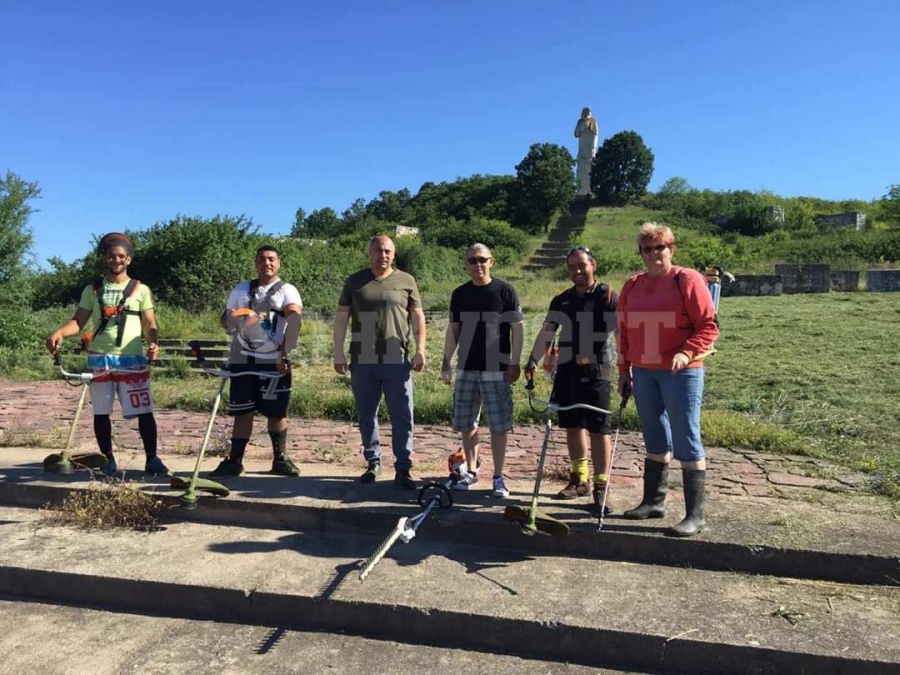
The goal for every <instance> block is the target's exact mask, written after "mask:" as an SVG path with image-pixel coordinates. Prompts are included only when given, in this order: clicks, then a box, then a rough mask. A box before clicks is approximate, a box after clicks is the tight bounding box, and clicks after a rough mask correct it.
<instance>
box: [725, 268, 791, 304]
mask: <svg viewBox="0 0 900 675" xmlns="http://www.w3.org/2000/svg"><path fill="white" fill-rule="evenodd" d="M782 286H783V279H782V277H781V275H780V274H735V275H734V281H732V282H731V283H730V284H722V297H723V298H733V297H737V296H746V295H751V296H760V295H766V296H774V295H781V291H782Z"/></svg>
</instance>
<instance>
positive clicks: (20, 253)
mask: <svg viewBox="0 0 900 675" xmlns="http://www.w3.org/2000/svg"><path fill="white" fill-rule="evenodd" d="M40 196H41V189H40V188H39V187H38V184H37V183H31V182H29V181H26V180H23V179H22V178H20V177H19V176H17V175H16V174H14V173H13V172H12V171H7V172H6V176H4V177H3V178H0V284H2V283H7V282H9V281H12V280H13V279H17V278H20V277H22V276H24V275H25V274H26V273H27V267H26V265H25V259H26V256H27V255H28V253H29V252H30V251H31V246H32V244H33V243H34V238H33V237H32V234H31V229H30V228H29V227H28V219H29V218H30V217H31V214H32V213H34V212H35V209H34V208H33V207H32V206H31V204H30V202H31V201H32V200H34V199H38V198H40Z"/></svg>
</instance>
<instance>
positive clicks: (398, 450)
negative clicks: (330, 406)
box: [350, 361, 413, 471]
mask: <svg viewBox="0 0 900 675" xmlns="http://www.w3.org/2000/svg"><path fill="white" fill-rule="evenodd" d="M410 371H411V368H410V364H409V361H404V362H403V363H351V364H350V373H351V376H350V386H351V387H352V389H353V398H354V399H355V401H356V409H357V412H358V413H359V434H360V436H361V437H362V444H363V457H365V460H366V462H369V463H371V462H380V461H381V437H380V434H379V429H378V406H379V405H380V404H381V396H382V394H384V402H385V404H386V405H387V409H388V415H389V416H390V418H391V430H392V432H393V433H392V441H393V442H392V444H391V445H392V449H393V451H394V468H395V469H397V470H406V471H408V470H409V469H411V468H412V454H413V386H412V377H411V376H410Z"/></svg>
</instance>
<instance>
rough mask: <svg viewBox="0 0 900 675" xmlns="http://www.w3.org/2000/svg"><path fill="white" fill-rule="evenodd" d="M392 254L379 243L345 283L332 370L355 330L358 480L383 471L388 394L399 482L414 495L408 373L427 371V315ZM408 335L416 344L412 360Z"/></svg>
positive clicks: (343, 366)
mask: <svg viewBox="0 0 900 675" xmlns="http://www.w3.org/2000/svg"><path fill="white" fill-rule="evenodd" d="M394 253H395V249H394V242H393V241H391V238H390V237H387V236H384V235H381V236H377V237H374V238H373V239H372V241H371V242H369V262H370V266H369V268H368V269H364V270H360V271H359V272H356V273H355V274H352V275H351V276H350V277H349V278H348V279H347V281H346V282H345V283H344V288H343V290H342V291H341V297H340V299H339V300H338V308H337V313H336V314H335V320H334V369H335V371H337V372H338V373H339V374H342V375H343V374H344V373H346V372H347V370H348V365H347V359H346V357H345V355H344V340H345V338H346V335H347V325H348V324H350V329H351V336H350V364H349V371H350V383H351V387H352V389H353V398H354V400H355V401H356V408H357V411H358V412H359V432H360V436H361V437H362V444H363V457H364V458H365V460H366V463H367V467H366V470H365V472H364V473H363V474H362V476H361V477H360V482H362V483H373V482H375V479H376V478H377V477H378V475H379V474H380V473H381V440H380V435H379V428H378V406H379V404H380V402H381V397H382V394H383V395H384V400H385V404H386V405H387V409H388V415H389V416H390V419H391V430H392V444H391V445H392V450H393V452H394V469H395V471H396V474H395V476H394V484H395V485H396V486H397V487H401V488H404V489H407V490H414V489H415V488H416V483H415V481H414V480H413V478H412V476H411V475H410V471H411V469H412V452H413V398H412V377H411V376H410V371H411V370H415V371H416V372H418V371H421V370H422V369H423V368H424V367H425V314H424V312H423V311H422V302H421V300H420V298H419V288H418V285H417V284H416V280H415V279H414V278H413V277H412V276H411V275H409V274H407V273H406V272H402V271H400V270H395V269H394V268H393V267H392V265H391V263H392V262H393V260H394ZM410 332H412V335H413V338H414V342H415V351H414V353H413V357H412V359H411V360H410V358H409V338H410Z"/></svg>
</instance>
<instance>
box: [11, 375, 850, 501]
mask: <svg viewBox="0 0 900 675" xmlns="http://www.w3.org/2000/svg"><path fill="white" fill-rule="evenodd" d="M79 394H80V390H79V389H78V388H77V387H72V386H70V385H67V384H66V383H64V382H60V381H52V382H12V381H4V380H0V452H2V451H3V446H27V447H34V448H35V462H39V461H40V460H41V459H43V457H44V456H45V455H46V454H47V453H46V449H48V448H62V447H64V446H65V442H66V437H67V435H68V432H69V429H70V427H71V424H72V418H73V416H74V413H75V408H76V404H77V402H78V396H79ZM156 418H157V423H158V426H159V437H160V454H161V455H162V456H163V458H165V456H166V455H171V454H181V455H185V454H194V453H196V452H197V450H199V448H200V445H201V442H202V439H203V434H204V432H205V431H206V426H207V424H208V423H209V413H197V412H184V411H180V410H158V411H157V413H156ZM229 433H230V423H229V420H228V418H227V417H225V416H224V415H221V416H219V417H218V418H217V419H216V421H215V425H214V428H213V433H212V436H211V440H210V445H209V448H208V450H207V452H208V454H209V455H210V456H221V455H222V454H224V452H225V451H226V449H227V444H228V438H229ZM543 433H544V431H543V427H541V426H539V425H534V426H528V427H519V428H517V429H516V430H514V431H513V432H512V433H510V436H509V448H508V451H507V464H506V471H505V473H506V474H507V475H508V476H509V477H510V478H513V479H527V478H530V477H532V476H533V475H534V471H535V468H536V463H537V457H538V453H539V452H540V448H541V442H542V440H543ZM113 436H114V442H115V444H116V447H119V448H123V449H139V448H140V447H141V445H140V437H139V435H138V433H137V423H136V422H134V421H128V420H123V419H122V418H121V416H119V413H118V411H116V412H114V413H113ZM415 438H416V441H415V443H416V445H415V456H414V462H415V473H417V474H420V475H422V476H429V477H439V476H441V475H443V473H444V472H445V471H446V466H445V462H446V458H447V456H448V455H449V454H450V453H451V452H453V451H454V450H455V449H456V448H457V447H459V441H458V436H457V434H455V433H453V432H452V431H451V430H450V429H449V428H448V427H443V426H434V425H421V426H417V427H416V436H415ZM482 438H483V439H484V440H487V439H488V436H487V433H486V430H485V431H484V433H483V435H482ZM382 443H383V446H384V448H385V463H386V464H390V460H391V456H390V450H389V447H390V427H389V426H387V425H385V426H382ZM288 444H289V455H290V456H291V457H292V458H293V459H294V460H295V461H298V462H302V463H308V462H323V463H332V464H339V465H345V466H349V467H352V466H358V467H359V468H360V470H362V468H363V464H362V457H361V451H360V447H361V446H360V442H359V430H358V428H357V426H356V425H355V424H352V423H350V422H347V421H343V422H341V421H330V420H301V419H292V420H290V427H289V431H288ZM74 447H75V448H81V449H83V450H85V451H93V450H95V449H96V445H95V444H94V438H93V426H92V422H91V410H90V403H89V401H88V402H86V403H85V409H84V411H83V413H82V416H81V419H80V420H79V423H78V427H77V429H76V437H75V442H74ZM482 449H483V452H482V454H483V456H484V463H485V466H484V467H483V469H482V473H483V474H486V475H490V474H488V473H487V472H488V471H492V470H493V467H492V466H491V459H490V447H489V445H488V444H487V443H483V445H482ZM707 452H708V455H709V460H708V461H709V474H708V481H707V482H708V485H709V489H710V491H711V492H712V493H713V494H715V495H717V496H720V497H728V496H735V497H746V496H750V497H779V496H781V497H787V498H802V497H804V496H806V497H810V496H812V495H814V494H815V492H814V491H817V490H821V489H826V490H842V491H858V490H860V489H861V488H862V486H863V485H864V481H865V478H864V477H863V476H861V475H859V474H854V473H852V472H850V471H847V470H846V469H842V468H840V467H835V466H834V465H831V464H829V463H828V462H825V461H822V460H818V459H814V458H810V457H802V456H795V455H787V456H785V455H773V454H768V453H763V452H755V451H752V450H746V449H742V448H716V447H710V448H707ZM247 453H248V456H249V457H259V458H263V457H269V456H270V453H271V446H270V445H269V439H268V436H267V435H266V433H265V422H264V421H263V420H262V419H257V422H256V425H255V429H254V435H253V437H252V439H251V443H250V445H249V446H248V450H247ZM567 459H568V455H567V452H566V448H565V436H564V432H562V431H560V430H556V429H554V431H553V433H552V435H551V442H550V445H549V447H548V454H547V462H546V467H545V476H546V477H547V480H549V481H554V482H558V483H559V484H560V485H563V484H564V483H565V481H566V479H567V477H568V461H567ZM642 464H643V446H642V441H641V436H640V433H637V432H630V431H623V432H622V433H621V434H620V436H619V443H618V446H617V449H616V455H615V460H614V463H613V484H614V485H615V486H617V487H616V491H617V492H619V493H621V492H633V493H635V494H638V495H639V494H640V490H641V487H640V481H641V478H640V477H641V466H642Z"/></svg>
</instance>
